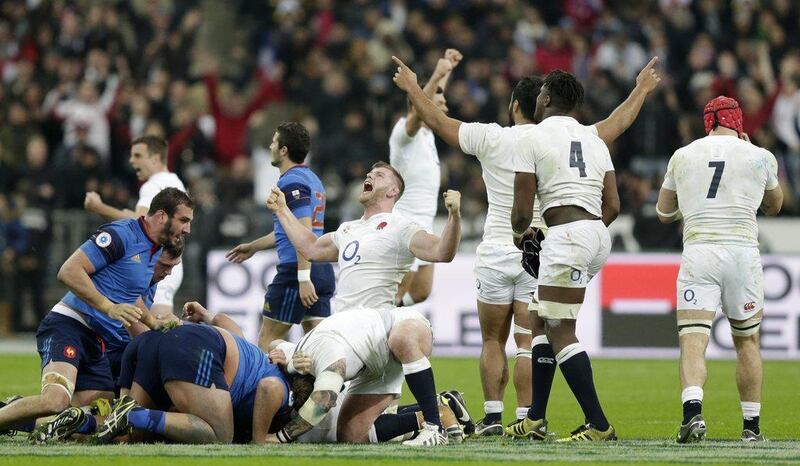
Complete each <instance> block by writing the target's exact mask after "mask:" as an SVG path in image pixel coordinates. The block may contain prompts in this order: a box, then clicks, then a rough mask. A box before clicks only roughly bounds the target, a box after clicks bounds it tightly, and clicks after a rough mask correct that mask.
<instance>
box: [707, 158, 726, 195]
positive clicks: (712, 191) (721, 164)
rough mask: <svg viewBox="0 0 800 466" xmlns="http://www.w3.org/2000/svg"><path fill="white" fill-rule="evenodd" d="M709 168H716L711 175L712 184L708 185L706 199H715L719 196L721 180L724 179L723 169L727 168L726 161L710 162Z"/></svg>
mask: <svg viewBox="0 0 800 466" xmlns="http://www.w3.org/2000/svg"><path fill="white" fill-rule="evenodd" d="M708 168H713V169H714V175H713V176H712V177H711V186H709V187H708V195H707V196H706V199H714V198H716V197H717V190H718V189H719V181H720V180H721V179H722V170H725V161H723V160H718V161H712V162H708Z"/></svg>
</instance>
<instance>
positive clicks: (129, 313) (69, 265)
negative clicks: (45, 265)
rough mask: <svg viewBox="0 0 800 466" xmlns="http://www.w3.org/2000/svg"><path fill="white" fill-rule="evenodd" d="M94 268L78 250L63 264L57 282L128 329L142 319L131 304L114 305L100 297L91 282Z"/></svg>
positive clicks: (140, 311) (138, 310)
mask: <svg viewBox="0 0 800 466" xmlns="http://www.w3.org/2000/svg"><path fill="white" fill-rule="evenodd" d="M94 273H95V267H94V265H93V264H92V262H91V261H90V260H89V257H88V256H87V255H86V253H84V252H83V251H81V250H80V249H78V250H77V251H75V252H74V253H72V255H71V256H69V258H68V259H67V260H66V261H65V262H64V265H62V266H61V268H60V269H59V271H58V276H57V278H58V281H60V282H61V283H63V284H64V286H66V287H67V288H68V289H69V290H70V291H72V292H73V293H74V294H75V296H77V297H78V298H80V299H82V300H83V301H84V302H86V303H87V304H88V305H90V306H92V307H93V308H95V309H97V310H98V311H100V312H102V313H104V314H108V316H109V317H111V318H112V319H115V320H118V321H120V322H122V324H123V325H125V327H126V328H127V327H130V326H131V325H132V324H134V323H135V322H138V321H139V319H140V318H141V317H142V310H141V309H139V308H138V307H136V306H134V305H132V304H124V303H119V304H118V303H114V302H112V301H111V300H110V299H108V298H107V297H105V296H104V295H102V294H101V293H100V292H99V291H97V288H96V287H95V286H94V283H93V282H92V278H91V277H92V275H94Z"/></svg>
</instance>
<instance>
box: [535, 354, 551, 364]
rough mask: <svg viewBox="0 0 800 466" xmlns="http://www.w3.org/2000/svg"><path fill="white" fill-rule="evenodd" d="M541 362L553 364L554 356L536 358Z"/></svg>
mask: <svg viewBox="0 0 800 466" xmlns="http://www.w3.org/2000/svg"><path fill="white" fill-rule="evenodd" d="M536 362H538V363H539V364H553V358H546V357H544V356H542V357H540V358H538V359H537V360H536Z"/></svg>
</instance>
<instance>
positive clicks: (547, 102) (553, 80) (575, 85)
mask: <svg viewBox="0 0 800 466" xmlns="http://www.w3.org/2000/svg"><path fill="white" fill-rule="evenodd" d="M581 102H583V86H582V85H581V83H580V82H579V81H578V79H577V78H576V77H575V76H573V75H571V74H569V73H567V72H564V71H561V70H554V71H551V72H550V73H549V74H548V75H547V76H545V78H544V83H543V84H542V90H541V92H539V96H538V97H537V98H536V114H535V115H534V120H535V121H542V120H544V119H545V115H547V116H550V115H553V114H557V115H567V114H569V113H572V112H573V111H574V110H575V109H576V108H577V107H578V105H580V104H581Z"/></svg>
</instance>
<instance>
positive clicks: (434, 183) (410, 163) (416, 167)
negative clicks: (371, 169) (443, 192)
mask: <svg viewBox="0 0 800 466" xmlns="http://www.w3.org/2000/svg"><path fill="white" fill-rule="evenodd" d="M389 163H390V164H391V165H392V166H393V167H394V168H395V169H397V171H398V172H400V175H402V176H403V181H404V182H405V184H406V187H405V192H404V193H403V196H402V197H401V198H400V200H398V201H397V204H396V205H395V206H394V210H395V212H399V213H401V214H403V215H405V216H407V217H409V218H411V219H412V220H414V221H415V222H417V223H419V224H420V225H422V226H423V227H424V228H425V229H427V230H428V231H430V230H431V228H433V218H434V217H435V216H436V207H437V206H438V203H439V185H440V183H441V176H442V174H441V168H440V167H439V152H438V151H437V150H436V142H435V140H434V138H433V131H431V130H430V129H428V128H426V127H425V126H422V127H421V128H420V129H419V131H417V134H416V135H415V136H414V137H411V136H409V135H408V133H406V118H405V117H403V118H400V119H399V120H398V121H397V124H395V125H394V128H392V134H391V135H390V136H389Z"/></svg>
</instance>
